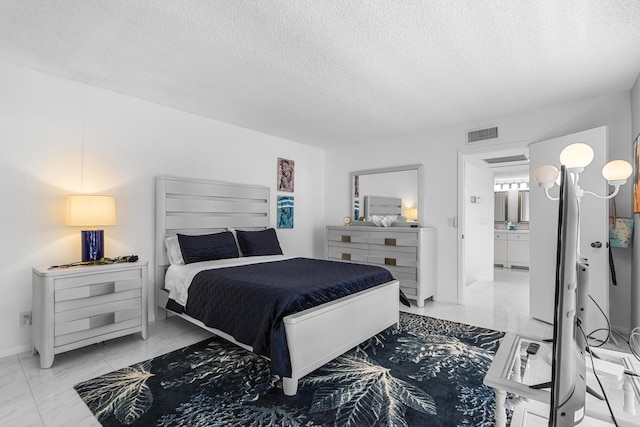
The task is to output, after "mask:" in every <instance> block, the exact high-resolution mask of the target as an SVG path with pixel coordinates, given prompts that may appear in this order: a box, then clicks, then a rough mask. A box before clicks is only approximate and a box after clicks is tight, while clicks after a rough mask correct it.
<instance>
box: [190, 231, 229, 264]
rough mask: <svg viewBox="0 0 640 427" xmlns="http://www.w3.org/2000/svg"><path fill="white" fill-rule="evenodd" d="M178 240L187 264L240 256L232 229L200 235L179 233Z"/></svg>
mask: <svg viewBox="0 0 640 427" xmlns="http://www.w3.org/2000/svg"><path fill="white" fill-rule="evenodd" d="M178 242H180V251H181V252H182V258H184V263H185V264H190V263H192V262H200V261H211V260H215V259H226V258H238V257H239V256H240V253H239V252H238V247H237V246H236V241H235V239H234V238H233V234H232V233H231V232H230V231H225V232H222V233H214V234H202V235H200V236H188V235H186V234H178Z"/></svg>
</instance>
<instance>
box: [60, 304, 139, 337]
mask: <svg viewBox="0 0 640 427" xmlns="http://www.w3.org/2000/svg"><path fill="white" fill-rule="evenodd" d="M141 313H142V309H141V308H140V307H139V306H137V307H134V308H129V309H126V310H120V311H115V312H110V313H105V314H100V315H96V316H91V317H87V318H84V319H79V320H73V321H71V322H66V323H60V324H57V325H56V326H55V336H61V335H66V334H71V333H74V332H79V331H86V330H89V329H96V328H100V327H102V326H107V325H111V324H114V323H120V322H124V321H125V320H130V319H134V318H139V317H140V315H141Z"/></svg>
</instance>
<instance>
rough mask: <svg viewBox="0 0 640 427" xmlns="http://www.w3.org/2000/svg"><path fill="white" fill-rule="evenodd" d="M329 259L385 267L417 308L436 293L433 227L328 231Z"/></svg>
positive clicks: (330, 227)
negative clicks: (415, 303) (414, 302)
mask: <svg viewBox="0 0 640 427" xmlns="http://www.w3.org/2000/svg"><path fill="white" fill-rule="evenodd" d="M327 258H328V259H335V260H342V261H351V262H358V263H362V264H371V265H378V266H382V267H385V268H386V269H388V270H389V271H390V272H391V274H392V275H393V277H395V278H396V279H397V280H399V281H400V290H401V291H403V292H404V294H405V295H406V296H407V297H408V298H409V299H413V300H416V302H417V304H418V307H424V302H425V300H427V299H428V298H431V297H433V296H434V295H435V292H436V277H437V276H436V229H435V228H433V227H392V228H386V227H385V228H380V227H375V226H359V227H349V228H348V229H345V228H344V227H342V226H328V227H327Z"/></svg>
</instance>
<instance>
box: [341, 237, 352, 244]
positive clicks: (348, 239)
mask: <svg viewBox="0 0 640 427" xmlns="http://www.w3.org/2000/svg"><path fill="white" fill-rule="evenodd" d="M342 243H351V236H342Z"/></svg>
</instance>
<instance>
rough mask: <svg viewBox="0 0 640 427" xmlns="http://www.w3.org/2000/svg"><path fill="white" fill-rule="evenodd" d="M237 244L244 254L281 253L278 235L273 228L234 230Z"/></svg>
mask: <svg viewBox="0 0 640 427" xmlns="http://www.w3.org/2000/svg"><path fill="white" fill-rule="evenodd" d="M236 237H237V238H238V245H239V246H240V248H241V249H242V253H243V255H244V256H264V255H281V254H282V249H281V248H280V242H278V235H277V234H276V230H274V229H273V228H267V229H266V230H260V231H242V230H236Z"/></svg>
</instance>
